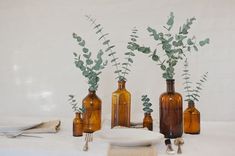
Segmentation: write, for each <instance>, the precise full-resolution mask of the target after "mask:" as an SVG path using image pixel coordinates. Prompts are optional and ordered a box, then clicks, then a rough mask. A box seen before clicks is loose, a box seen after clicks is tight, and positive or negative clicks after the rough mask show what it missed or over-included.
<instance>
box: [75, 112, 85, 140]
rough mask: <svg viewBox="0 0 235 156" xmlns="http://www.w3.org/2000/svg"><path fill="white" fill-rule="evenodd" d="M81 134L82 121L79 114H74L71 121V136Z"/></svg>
mask: <svg viewBox="0 0 235 156" xmlns="http://www.w3.org/2000/svg"><path fill="white" fill-rule="evenodd" d="M82 133H83V121H82V118H81V113H79V112H76V114H75V118H74V119H73V136H75V137H78V136H82Z"/></svg>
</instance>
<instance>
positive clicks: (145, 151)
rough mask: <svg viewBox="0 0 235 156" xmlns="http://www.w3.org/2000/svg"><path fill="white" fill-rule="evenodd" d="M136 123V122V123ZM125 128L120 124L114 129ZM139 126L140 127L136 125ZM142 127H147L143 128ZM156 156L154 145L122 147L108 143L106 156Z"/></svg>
mask: <svg viewBox="0 0 235 156" xmlns="http://www.w3.org/2000/svg"><path fill="white" fill-rule="evenodd" d="M136 125H138V124H136ZM120 128H126V127H122V126H116V127H114V129H120ZM138 128H140V127H138ZM142 129H147V128H143V127H142ZM120 155H121V156H157V147H156V145H149V146H134V147H123V146H114V145H110V146H109V149H108V156H120Z"/></svg>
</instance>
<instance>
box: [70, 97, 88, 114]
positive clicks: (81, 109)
mask: <svg viewBox="0 0 235 156" xmlns="http://www.w3.org/2000/svg"><path fill="white" fill-rule="evenodd" d="M68 101H69V104H71V106H72V109H73V111H74V112H79V113H84V112H85V108H84V107H83V106H82V107H79V106H78V102H77V100H76V99H75V96H74V95H71V94H70V95H69V99H68Z"/></svg>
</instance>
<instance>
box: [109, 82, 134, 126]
mask: <svg viewBox="0 0 235 156" xmlns="http://www.w3.org/2000/svg"><path fill="white" fill-rule="evenodd" d="M125 84H126V81H124V80H123V81H118V89H117V90H116V91H115V92H113V94H112V114H111V128H113V127H115V126H124V127H130V116H131V114H130V113H131V94H130V93H129V92H128V91H127V90H126V87H125Z"/></svg>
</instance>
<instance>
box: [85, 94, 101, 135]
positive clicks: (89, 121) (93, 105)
mask: <svg viewBox="0 0 235 156" xmlns="http://www.w3.org/2000/svg"><path fill="white" fill-rule="evenodd" d="M82 104H83V108H84V109H85V112H84V113H83V131H84V132H85V133H93V132H95V131H97V130H100V129H101V109H102V108H101V107H102V101H101V100H100V98H99V97H98V96H97V95H96V91H92V90H89V94H88V95H87V96H86V97H85V98H84V99H83V101H82Z"/></svg>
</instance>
